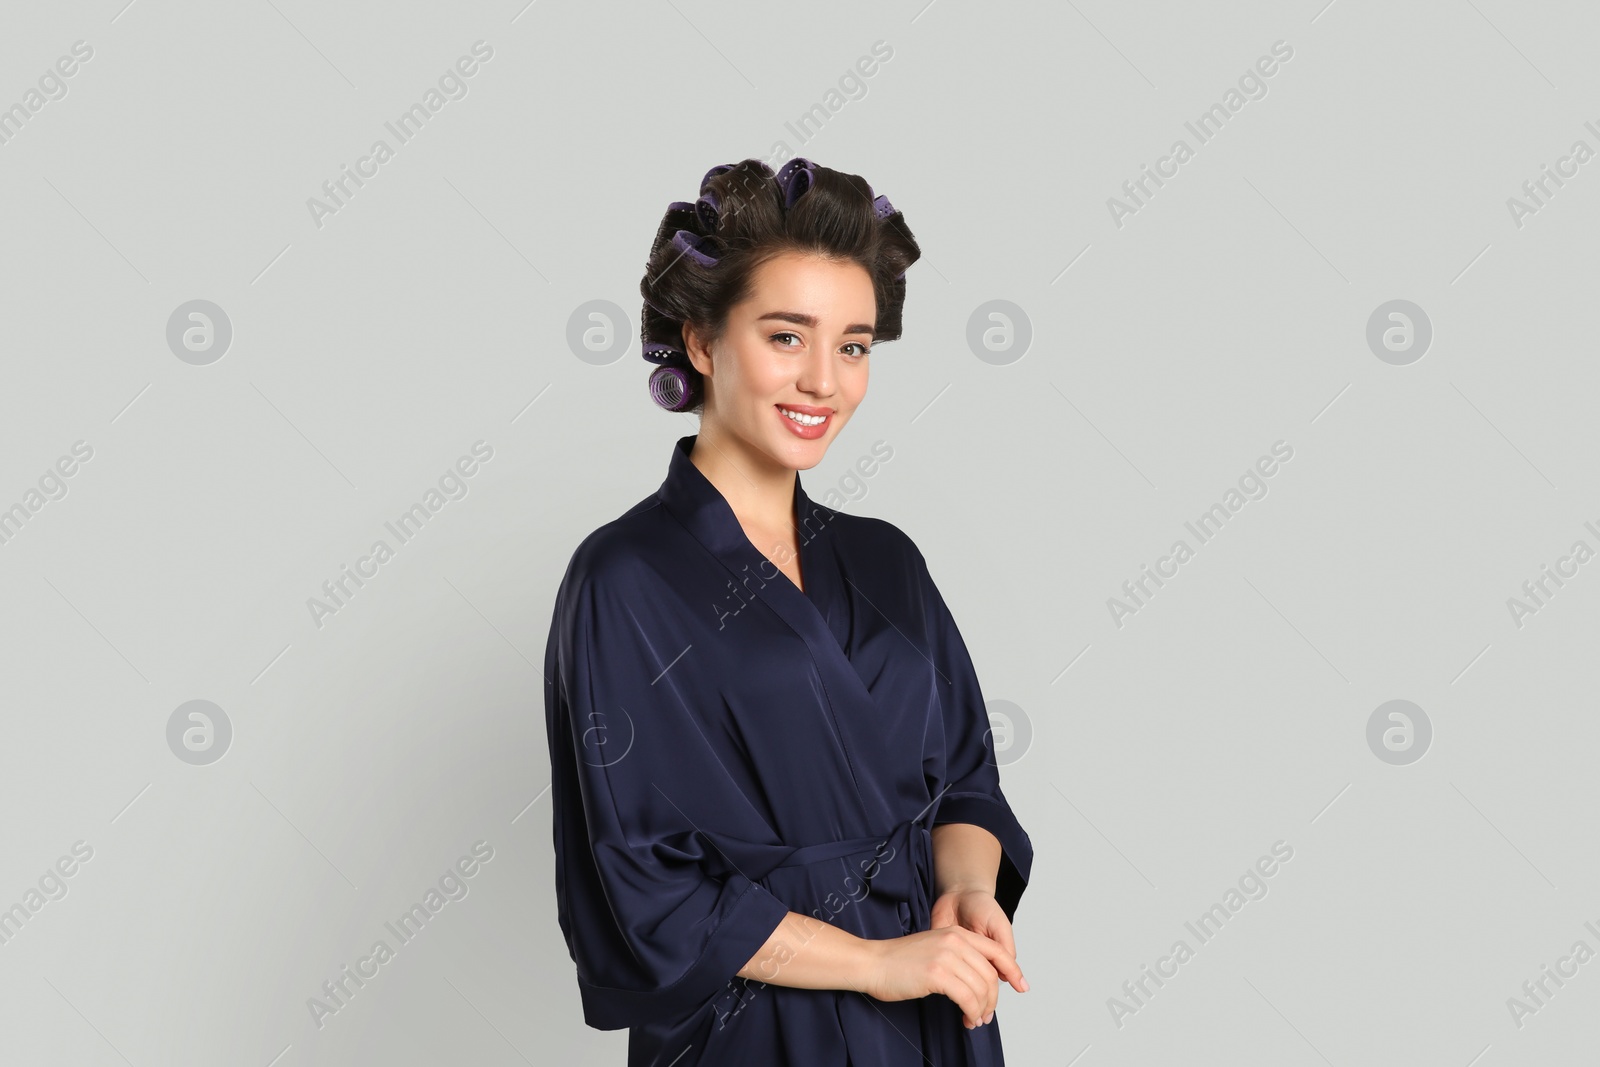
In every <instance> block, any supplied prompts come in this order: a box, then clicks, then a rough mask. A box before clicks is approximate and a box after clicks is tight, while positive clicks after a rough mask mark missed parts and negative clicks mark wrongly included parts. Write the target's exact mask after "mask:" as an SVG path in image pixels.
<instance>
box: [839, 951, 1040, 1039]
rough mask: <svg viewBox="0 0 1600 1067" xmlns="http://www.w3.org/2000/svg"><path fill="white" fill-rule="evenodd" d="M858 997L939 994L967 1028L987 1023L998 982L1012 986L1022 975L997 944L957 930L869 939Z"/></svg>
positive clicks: (900, 997)
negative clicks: (957, 1009)
mask: <svg viewBox="0 0 1600 1067" xmlns="http://www.w3.org/2000/svg"><path fill="white" fill-rule="evenodd" d="M867 945H868V946H869V951H870V956H869V965H868V967H867V972H866V981H865V982H864V983H863V985H862V988H861V992H863V993H865V994H866V995H867V996H869V997H873V998H875V999H877V1000H915V999H917V998H919V997H925V996H927V995H928V994H930V993H943V994H944V995H945V996H947V997H949V998H950V999H951V1000H952V1001H954V1002H955V1004H956V1006H957V1007H959V1008H960V1009H961V1012H962V1022H963V1024H964V1025H965V1026H966V1027H967V1029H969V1030H970V1029H972V1028H973V1027H975V1026H979V1025H981V1024H983V1023H986V1022H988V1021H989V1019H990V1018H991V1016H992V1015H993V1012H994V1006H995V1002H996V1001H998V1000H999V999H1000V979H1002V978H1004V979H1005V980H1006V981H1007V982H1010V983H1011V984H1012V985H1013V986H1015V985H1016V984H1017V983H1018V982H1019V981H1021V980H1022V971H1021V969H1020V968H1018V967H1017V961H1016V958H1015V957H1014V956H1012V955H1011V953H1009V952H1007V951H1006V950H1005V949H1004V948H1002V947H1001V945H1000V944H999V942H997V941H994V940H992V939H990V938H987V937H984V936H983V935H982V934H978V933H974V932H973V931H971V930H968V929H966V928H964V927H960V926H941V927H939V928H938V929H935V930H924V931H922V932H921V933H916V934H906V935H904V936H903V937H892V938H888V939H886V940H869V941H868V942H867Z"/></svg>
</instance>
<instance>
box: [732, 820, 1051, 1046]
mask: <svg viewBox="0 0 1600 1067" xmlns="http://www.w3.org/2000/svg"><path fill="white" fill-rule="evenodd" d="M973 829H976V828H973ZM998 847H999V846H998V844H997V845H996V848H997V849H998ZM989 899H990V903H991V905H992V904H993V898H992V897H991V898H989ZM996 975H999V976H1000V977H1002V978H1004V979H1005V980H1006V981H1008V982H1010V983H1011V984H1012V985H1013V986H1016V987H1017V988H1020V989H1027V988H1028V983H1027V979H1025V978H1023V977H1022V972H1021V971H1020V970H1018V969H1017V964H1016V960H1015V959H1014V958H1013V957H1012V955H1011V953H1010V952H1009V951H1008V950H1007V949H1006V948H1004V947H1002V946H1001V945H1000V944H998V943H997V942H995V941H993V940H991V939H990V938H988V937H985V936H983V935H982V934H978V933H974V932H973V931H971V930H968V929H963V928H962V927H960V926H954V925H952V926H946V927H944V928H942V929H935V930H924V931H922V932H921V933H916V934H906V935H905V936H903V937H892V938H886V939H883V940H873V939H869V938H861V937H857V936H856V935H855V934H852V933H850V932H849V931H847V930H841V929H839V928H838V927H837V926H833V925H831V924H829V923H825V922H823V921H822V920H820V919H816V918H812V917H810V916H806V915H801V914H800V913H798V912H793V911H791V912H789V913H788V914H787V915H785V916H784V917H783V919H782V921H781V922H779V923H778V928H777V929H776V930H774V931H773V932H772V936H771V937H769V938H768V939H767V943H766V944H765V945H763V946H761V950H760V951H759V952H757V953H756V954H755V955H754V956H752V957H751V958H750V962H749V963H747V964H746V965H745V966H744V967H742V968H740V970H739V972H738V976H739V977H740V978H745V979H749V980H751V981H756V982H765V983H770V984H772V985H781V986H790V987H792V988H797V989H844V990H848V991H850V992H853V993H863V994H865V995H867V996H869V997H873V998H875V999H877V1000H885V1001H893V1000H912V999H916V998H920V997H925V996H928V995H930V994H932V993H943V994H944V995H945V996H947V997H949V998H950V999H951V1000H952V1001H954V1002H955V1003H956V1005H957V1006H958V1007H960V1008H961V1012H962V1016H963V1021H964V1022H965V1024H966V1026H967V1027H968V1028H969V1029H971V1028H973V1027H977V1026H981V1025H982V1024H983V1023H986V1022H988V1021H989V1020H990V1019H991V1018H993V1016H994V1006H995V1000H996V997H997V996H998V994H999V990H998V988H997V986H996V984H995V976H996ZM1019 983H1020V985H1019Z"/></svg>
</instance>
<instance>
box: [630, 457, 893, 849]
mask: <svg viewBox="0 0 1600 1067" xmlns="http://www.w3.org/2000/svg"><path fill="white" fill-rule="evenodd" d="M696 436H698V435H695V434H690V435H689V436H686V437H681V438H679V439H678V442H677V445H676V447H675V448H674V449H673V452H672V460H671V463H670V465H669V466H668V469H667V478H666V480H665V481H664V482H662V483H661V489H660V490H659V492H658V495H659V496H660V498H661V501H662V503H663V504H665V505H666V507H667V509H668V510H669V511H670V512H671V513H672V514H673V515H674V516H675V517H676V518H677V519H678V520H679V521H680V522H681V523H683V525H684V526H685V527H686V528H687V529H688V531H689V533H690V534H692V535H693V536H694V538H695V539H696V540H697V541H699V542H700V543H701V544H702V545H704V546H705V547H706V548H707V549H708V550H709V551H710V552H711V553H712V555H714V556H715V557H717V559H718V560H719V561H720V562H721V563H722V565H723V566H724V567H726V568H727V570H728V571H729V573H730V574H731V575H732V576H733V580H734V581H735V582H737V583H740V584H741V585H742V586H743V587H744V588H746V589H749V590H750V591H751V592H753V593H754V594H755V595H756V596H758V597H760V599H761V601H762V602H763V603H764V604H766V605H767V606H768V607H769V608H771V609H772V611H773V612H775V613H776V614H777V615H778V617H779V618H781V619H782V620H783V621H784V622H785V623H786V624H787V625H788V626H789V628H790V629H791V630H793V631H794V632H795V634H797V635H798V636H799V637H800V639H801V640H803V641H804V642H805V644H806V647H807V648H808V649H809V650H810V652H811V658H812V660H813V661H814V662H815V664H816V667H817V671H818V674H819V676H820V677H821V679H822V683H823V688H824V690H825V692H826V696H827V700H828V703H829V705H830V708H829V710H830V711H831V712H832V715H833V722H834V731H835V735H836V736H837V737H838V738H839V739H840V742H841V746H842V747H843V750H844V755H845V759H846V761H847V763H848V766H849V769H850V774H851V778H852V780H853V781H854V782H855V784H856V793H857V795H858V797H859V798H860V799H861V802H862V812H863V815H864V816H865V817H866V818H867V820H868V821H869V822H870V823H873V824H876V823H879V822H882V821H883V819H885V818H886V817H889V816H890V813H888V812H884V811H882V810H881V809H882V807H883V804H882V800H883V791H882V789H881V788H880V787H879V786H878V785H877V784H876V783H874V784H873V785H870V786H868V788H866V789H865V790H863V772H865V774H866V778H867V779H868V780H869V781H870V780H871V779H872V778H873V776H874V774H875V773H876V774H881V773H882V769H883V768H886V767H887V766H889V764H888V763H887V762H886V761H887V760H888V758H889V753H888V751H887V749H888V739H887V738H885V737H883V736H882V734H881V730H880V729H879V728H878V726H879V719H880V717H879V716H878V715H876V714H875V713H874V712H875V708H876V705H875V702H874V700H873V697H872V693H871V691H870V690H868V689H867V687H866V684H865V683H864V682H863V681H862V679H861V676H860V674H858V673H857V672H856V669H855V667H854V666H853V665H852V664H851V662H850V660H849V658H848V657H847V656H846V654H845V647H844V646H846V645H847V644H848V643H849V639H850V631H849V626H850V610H851V609H850V606H849V605H850V600H849V597H848V596H847V595H846V593H845V590H844V588H843V583H842V580H841V577H840V569H839V560H838V557H837V554H836V552H835V547H834V544H833V537H834V531H833V530H831V528H830V523H829V521H828V520H829V519H830V518H831V517H832V516H831V515H830V513H829V512H828V510H827V509H826V508H819V507H817V506H816V505H814V504H812V502H811V500H810V498H809V497H807V496H806V494H805V491H804V489H802V488H801V485H800V478H799V475H798V474H797V475H796V476H795V510H796V514H797V515H798V516H799V520H800V522H799V527H800V567H801V580H802V581H803V582H805V584H806V587H807V589H808V590H809V595H808V594H807V593H802V592H801V591H800V589H799V588H798V587H796V586H795V584H794V583H793V582H792V581H790V580H789V578H788V576H787V575H785V574H784V573H783V572H782V571H778V570H777V567H776V566H775V565H774V564H773V563H772V562H771V561H770V560H768V559H767V558H766V557H765V556H764V555H762V553H761V552H760V551H759V550H758V549H757V548H756V547H755V545H753V544H751V543H750V539H749V538H748V537H746V536H745V533H744V528H743V527H741V526H740V525H739V520H738V518H737V517H735V515H734V513H733V509H732V507H730V506H729V504H728V501H727V499H726V498H725V497H724V496H723V495H722V493H721V492H720V491H719V490H718V489H717V487H716V486H714V485H712V484H711V482H710V481H709V480H707V478H706V476H705V475H704V474H702V473H701V472H700V469H699V468H698V467H696V466H695V465H694V463H693V462H692V461H691V460H690V459H689V453H690V451H691V450H692V449H693V448H694V442H695V438H696ZM774 572H776V574H774ZM819 605H820V608H819ZM869 797H870V798H872V799H871V800H870V801H869V800H868V798H869ZM879 829H887V827H879V826H877V825H873V826H871V827H870V828H869V831H868V832H874V831H877V830H879Z"/></svg>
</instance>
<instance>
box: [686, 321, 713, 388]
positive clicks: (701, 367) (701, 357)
mask: <svg viewBox="0 0 1600 1067" xmlns="http://www.w3.org/2000/svg"><path fill="white" fill-rule="evenodd" d="M683 351H684V353H685V354H687V355H688V357H689V363H690V365H691V366H693V367H694V369H695V370H697V371H699V372H700V374H701V375H702V376H703V377H706V378H709V377H711V343H710V341H708V340H707V339H706V338H705V336H704V335H703V334H701V333H700V331H699V330H697V329H696V328H695V325H694V323H692V322H686V323H684V324H683Z"/></svg>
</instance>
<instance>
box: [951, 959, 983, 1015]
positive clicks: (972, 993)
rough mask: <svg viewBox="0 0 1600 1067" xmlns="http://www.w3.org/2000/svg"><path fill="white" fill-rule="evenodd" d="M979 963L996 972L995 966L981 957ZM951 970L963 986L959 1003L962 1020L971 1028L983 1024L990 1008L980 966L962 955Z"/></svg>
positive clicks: (952, 965)
mask: <svg viewBox="0 0 1600 1067" xmlns="http://www.w3.org/2000/svg"><path fill="white" fill-rule="evenodd" d="M978 963H979V964H981V965H982V966H983V967H984V968H985V969H986V970H988V971H989V972H990V973H991V974H992V973H993V972H994V968H992V967H990V966H989V965H988V963H986V962H984V961H983V960H982V959H981V958H980V959H979V960H978ZM950 972H951V974H952V975H953V976H954V977H955V979H956V981H957V982H958V983H959V985H960V987H961V992H962V997H961V999H960V1000H959V1001H958V1003H959V1004H960V1005H961V1011H962V1016H963V1017H962V1022H963V1023H965V1024H966V1026H967V1028H968V1029H969V1030H970V1029H973V1028H975V1027H978V1026H981V1025H983V1017H984V1015H985V1014H986V1013H987V1012H988V1010H989V1009H988V1008H987V1007H986V1006H985V1001H986V999H987V990H986V989H985V984H984V981H983V977H982V975H981V974H980V973H979V971H978V967H977V966H975V965H974V963H973V961H972V960H970V959H968V958H967V957H965V956H962V957H960V958H959V959H957V960H956V961H955V962H954V963H952V964H951V967H950Z"/></svg>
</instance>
